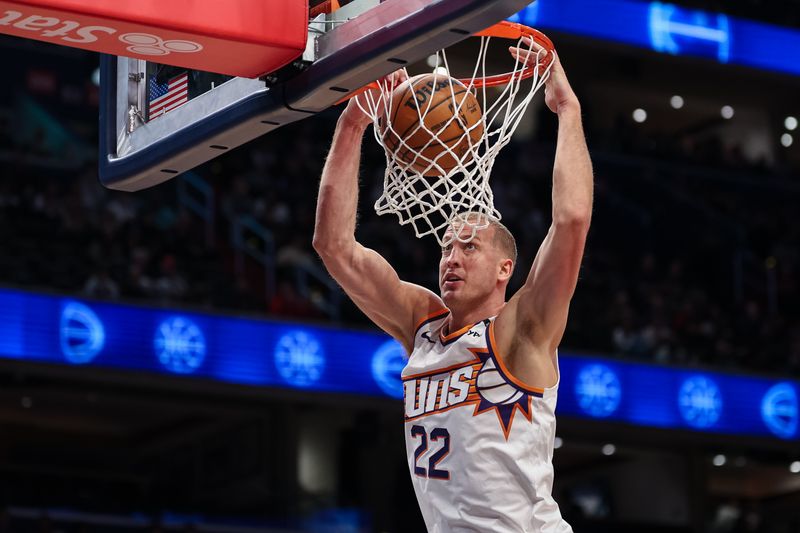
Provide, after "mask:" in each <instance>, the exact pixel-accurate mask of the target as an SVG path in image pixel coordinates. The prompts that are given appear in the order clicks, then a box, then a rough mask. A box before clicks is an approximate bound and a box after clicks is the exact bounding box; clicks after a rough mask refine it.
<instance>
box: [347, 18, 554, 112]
mask: <svg viewBox="0 0 800 533" xmlns="http://www.w3.org/2000/svg"><path fill="white" fill-rule="evenodd" d="M472 37H497V38H500V39H509V40H519V39H521V38H522V37H530V38H531V39H533V40H534V42H536V43H537V44H539V45H540V46H542V47H543V48H544V49H545V50H547V57H546V58H545V60H544V62H543V63H541V64H539V65H538V67H539V68H538V70H539V74H542V73H543V72H544V71H546V70H547V68H548V67H549V66H550V63H552V61H553V55H554V53H555V46H553V41H551V40H550V38H549V37H547V35H545V34H544V33H542V32H540V31H539V30H537V29H535V28H531V27H530V26H525V25H524V24H519V23H518V22H509V21H507V20H501V21H500V22H497V23H495V24H492V25H491V26H489V27H488V28H486V29H485V30H481V31H479V32H478V33H474V34H473V35H472ZM535 73H536V68H534V67H530V66H525V67H524V68H522V69H520V70H518V71H516V72H506V73H503V74H493V75H491V76H478V77H475V78H457V80H458V81H459V82H461V83H463V84H464V85H466V86H467V87H469V86H472V87H478V88H480V87H497V86H498V85H506V84H508V83H510V82H511V81H522V80H527V79H528V78H531V77H533V75H534V74H535ZM370 89H377V90H380V89H381V86H380V84H379V83H378V81H377V80H376V81H373V82H371V83H368V84H367V85H365V86H363V87H361V88H360V89H358V90H357V91H355V92H353V93H352V94H350V95H348V96H345V97H344V98H342V99H341V100H339V101H338V102H336V105H338V104H341V103H343V102H346V101H348V100H350V99H351V98H353V97H355V96H358V95H360V94H363V93H364V92H366V91H368V90H370Z"/></svg>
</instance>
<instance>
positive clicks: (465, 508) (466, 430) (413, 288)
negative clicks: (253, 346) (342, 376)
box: [314, 41, 592, 533]
mask: <svg viewBox="0 0 800 533" xmlns="http://www.w3.org/2000/svg"><path fill="white" fill-rule="evenodd" d="M525 44H526V45H529V46H530V44H531V43H530V42H529V41H528V42H526V43H525ZM534 46H536V45H534ZM510 51H511V53H512V55H516V56H518V57H520V58H521V59H523V60H525V59H526V58H527V52H526V51H525V50H522V49H518V48H511V49H510ZM553 61H554V63H553V67H552V71H551V74H550V79H549V81H548V82H547V85H546V92H545V102H546V105H547V106H548V107H549V108H550V110H552V111H553V112H554V113H556V114H557V115H558V124H559V125H558V143H557V147H556V154H555V166H554V169H553V193H552V194H553V221H552V225H551V226H550V230H549V232H548V234H547V236H546V237H545V239H544V241H543V242H542V244H541V246H540V248H539V252H538V255H537V256H536V259H535V260H534V262H533V265H532V267H531V270H530V273H529V274H528V277H527V280H526V281H525V284H524V285H523V287H522V288H521V289H520V290H519V291H518V292H517V293H516V294H515V295H514V296H513V297H512V298H511V299H510V300H508V301H507V302H506V300H505V292H506V285H507V284H508V281H509V279H510V278H511V274H512V271H513V269H514V263H515V261H516V257H517V251H516V245H515V242H514V238H513V237H512V236H511V234H510V233H509V232H508V230H507V229H506V228H505V226H503V225H502V224H501V223H499V222H497V221H492V223H491V224H490V226H489V227H487V228H486V229H483V230H480V231H478V232H477V234H476V235H475V237H474V238H473V239H472V240H470V241H469V242H467V243H464V242H460V241H458V240H455V241H453V243H452V244H451V245H448V246H446V247H445V248H444V249H442V256H441V259H440V260H439V289H440V295H436V294H434V293H432V292H431V291H429V290H427V289H424V288H422V287H420V286H417V285H413V284H411V283H407V282H404V281H401V280H400V279H399V278H398V276H397V273H396V272H395V271H394V269H393V268H392V267H391V266H390V265H389V263H388V262H387V261H386V260H385V259H384V258H383V257H381V256H380V255H379V254H377V253H376V252H374V251H373V250H370V249H367V248H365V247H364V246H362V245H361V244H359V243H358V242H357V241H356V240H355V237H354V232H355V225H356V206H357V197H358V178H357V175H358V167H359V159H360V145H361V142H362V137H363V135H364V132H365V130H366V128H367V126H368V125H369V124H370V119H369V118H368V117H367V116H366V115H364V114H363V113H362V112H361V110H360V109H359V108H358V107H357V106H356V105H355V102H352V101H351V102H350V104H349V105H348V106H347V108H346V109H345V110H344V112H343V113H342V115H341V116H340V118H339V121H338V124H337V127H336V132H335V133H334V137H333V144H332V147H331V150H330V153H329V154H328V159H327V161H326V163H325V168H324V170H323V173H322V181H321V183H320V191H319V199H318V204H317V219H316V228H315V234H314V247H315V249H316V250H317V252H318V253H319V254H320V256H321V257H322V259H323V261H324V262H325V266H326V267H327V269H328V271H329V272H330V273H331V275H332V276H333V277H334V278H335V279H336V281H338V282H339V284H340V285H341V286H342V287H343V288H344V290H345V291H346V292H347V294H348V295H349V296H350V298H352V300H353V301H354V302H355V303H356V305H358V307H359V308H360V309H361V310H362V311H363V312H364V313H366V315H367V316H368V317H369V318H370V319H372V320H373V321H374V322H375V324H377V325H378V326H379V327H380V328H382V329H383V330H384V331H386V332H387V333H389V334H390V335H392V336H393V337H394V338H395V339H397V340H398V341H399V342H400V343H401V344H402V345H403V346H404V347H405V348H406V350H407V351H408V353H409V359H408V363H407V366H406V368H405V369H404V370H403V373H402V378H403V383H404V387H405V420H406V423H405V426H406V449H407V455H408V462H409V468H410V470H411V478H412V480H413V484H414V488H415V490H416V494H417V499H418V501H419V505H420V507H421V509H422V514H423V516H424V518H425V523H426V525H427V528H428V530H429V531H431V532H437V533H446V532H495V533H497V532H536V533H539V532H546V533H553V532H570V531H572V529H571V527H570V526H569V524H567V523H566V522H565V521H564V520H563V519H562V517H561V514H560V511H559V508H558V505H557V504H556V502H555V501H554V500H553V497H552V495H551V491H552V483H553V466H552V455H553V441H554V438H555V414H554V411H555V407H556V393H557V388H558V381H559V372H558V362H557V348H558V345H559V342H560V341H561V337H562V335H563V333H564V329H565V327H566V321H567V312H568V309H569V302H570V299H571V298H572V294H573V292H574V290H575V286H576V283H577V279H578V271H579V268H580V264H581V258H582V256H583V249H584V243H585V242H586V235H587V232H588V229H589V221H590V218H591V213H592V166H591V162H590V160H589V153H588V150H587V147H586V142H585V140H584V134H583V128H582V124H581V109H580V104H579V102H578V99H577V97H576V96H575V93H574V92H573V91H572V89H571V87H570V84H569V82H568V81H567V77H566V75H565V73H564V70H563V68H562V66H561V63H560V62H559V60H558V58H557V57H554V58H553ZM521 170H524V169H521ZM519 179H526V176H525V175H524V174H522V175H520V176H519ZM464 231H469V230H468V229H465V230H464ZM465 238H466V237H465Z"/></svg>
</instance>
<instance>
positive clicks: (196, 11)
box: [0, 0, 308, 78]
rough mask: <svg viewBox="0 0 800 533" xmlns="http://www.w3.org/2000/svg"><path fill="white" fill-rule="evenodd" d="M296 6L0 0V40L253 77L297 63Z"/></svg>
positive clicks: (302, 30)
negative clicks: (46, 44)
mask: <svg viewBox="0 0 800 533" xmlns="http://www.w3.org/2000/svg"><path fill="white" fill-rule="evenodd" d="M307 31H308V3H307V1H303V0H270V1H268V2H265V1H264V0H237V1H235V2H219V1H218V0H114V2H87V1H80V0H47V1H45V0H34V1H19V0H17V1H6V0H0V33H5V34H8V35H16V36H18V37H24V38H27V39H36V40H39V41H45V42H49V43H54V44H60V45H63V46H74V47H77V48H83V49H86V50H92V51H95V52H102V53H105V54H112V55H115V56H125V57H133V58H138V59H144V60H147V61H155V62H157V63H164V64H167V65H175V66H180V67H186V68H189V69H194V70H205V71H209V72H217V73H220V74H228V75H232V76H241V77H246V78H255V77H258V76H260V75H263V74H266V73H269V72H272V71H274V70H276V69H278V68H280V67H282V66H284V65H286V64H287V63H289V62H291V61H292V60H294V59H296V58H297V57H299V56H300V55H301V54H302V53H303V50H304V49H305V45H306V38H307Z"/></svg>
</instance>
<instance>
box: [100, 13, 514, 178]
mask: <svg viewBox="0 0 800 533" xmlns="http://www.w3.org/2000/svg"><path fill="white" fill-rule="evenodd" d="M529 3H530V0H384V1H380V0H354V1H352V2H350V3H348V4H347V5H345V6H343V7H342V8H341V9H339V10H337V11H335V12H333V13H330V14H323V15H319V16H316V17H314V18H310V17H309V20H308V38H307V42H306V47H305V51H304V52H303V53H300V54H298V56H297V57H296V58H295V60H294V61H292V62H291V64H290V65H288V66H287V67H284V68H282V69H280V70H278V71H275V72H272V73H270V74H268V75H266V76H264V77H262V78H259V79H249V78H238V77H228V76H222V75H216V74H211V73H207V72H200V71H196V70H186V69H185V68H181V67H168V66H166V65H161V64H157V63H153V62H150V61H145V60H142V59H134V58H127V57H116V56H103V57H102V60H101V102H100V130H101V132H100V179H101V181H102V183H103V184H104V185H106V186H107V187H109V188H112V189H118V190H126V191H135V190H140V189H143V188H146V187H150V186H153V185H156V184H158V183H161V182H163V181H166V180H168V179H170V178H173V177H175V176H177V175H179V174H180V173H182V172H185V171H187V170H190V169H192V168H194V167H195V166H197V165H199V164H201V163H204V162H206V161H209V160H211V159H213V158H214V157H217V156H219V155H222V154H224V153H225V152H227V151H228V150H230V149H232V148H235V147H237V146H239V145H241V144H244V143H246V142H248V141H250V140H252V139H254V138H256V137H259V136H261V135H263V134H265V133H269V132H270V131H272V130H275V129H277V128H279V127H281V126H283V125H285V124H288V123H291V122H295V121H298V120H301V119H303V118H307V117H309V116H312V115H314V114H316V113H319V112H321V111H324V110H325V109H327V108H329V107H330V106H332V105H334V104H335V103H336V102H338V101H340V100H341V99H342V98H343V97H345V96H347V95H348V94H350V93H352V92H354V91H355V90H357V89H359V88H360V87H362V86H364V85H366V84H367V83H369V82H371V81H373V80H375V79H378V78H380V77H381V76H384V75H386V74H389V73H390V72H392V71H393V70H395V69H397V68H399V67H401V66H403V65H406V64H409V63H413V62H416V61H419V60H421V59H424V58H425V57H427V56H428V55H429V54H431V53H433V52H435V51H437V50H440V49H442V48H446V47H448V46H451V45H453V44H455V43H457V42H459V41H460V40H462V39H464V38H466V37H468V36H469V35H471V34H474V33H476V32H478V31H480V30H482V29H484V28H486V27H487V26H490V25H492V24H494V23H495V22H497V21H499V20H502V19H505V18H507V17H509V16H511V15H513V14H515V13H517V12H518V11H520V10H521V9H523V8H525V7H526V6H527V5H528V4H529ZM146 44H147V43H144V45H146Z"/></svg>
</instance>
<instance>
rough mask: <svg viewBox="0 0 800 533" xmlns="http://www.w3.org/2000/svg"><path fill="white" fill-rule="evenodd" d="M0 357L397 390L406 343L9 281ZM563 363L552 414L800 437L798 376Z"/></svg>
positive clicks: (315, 387) (300, 385)
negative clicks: (90, 297) (59, 293)
mask: <svg viewBox="0 0 800 533" xmlns="http://www.w3.org/2000/svg"><path fill="white" fill-rule="evenodd" d="M0 358H5V359H16V360H25V361H31V362H42V363H56V364H64V365H74V366H78V367H80V366H94V367H100V368H103V367H104V368H115V369H127V370H134V371H144V372H152V373H158V374H167V375H175V376H181V377H183V378H184V379H192V378H205V379H213V380H218V381H221V382H226V383H233V384H241V385H247V386H255V387H281V388H289V389H298V390H306V391H317V392H326V393H348V394H359V395H368V396H373V397H384V398H387V399H388V398H394V399H396V400H397V401H402V399H403V396H404V386H403V382H402V380H401V378H400V372H401V370H402V368H403V366H404V364H405V353H404V350H403V348H402V347H401V346H400V345H399V344H398V343H397V342H395V341H394V340H392V339H390V338H388V337H387V336H385V335H383V334H379V333H372V332H364V331H349V330H343V329H336V328H328V327H321V326H311V325H307V324H299V323H289V322H279V321H269V320H255V319H244V318H237V317H231V316H216V315H211V314H203V313H195V312H186V311H180V310H169V309H161V308H147V307H137V306H130V305H120V304H111V303H103V302H90V301H82V300H76V299H72V298H64V297H53V296H46V295H39V294H31V293H26V292H19V291H10V290H1V291H0ZM560 367H561V383H560V385H559V402H558V411H557V412H558V414H559V416H568V417H579V418H589V419H596V420H608V421H615V422H624V423H629V424H634V425H639V426H646V427H659V428H668V429H683V430H692V431H701V432H711V433H726V434H738V435H752V436H760V437H773V438H779V439H787V440H800V431H798V420H799V419H798V417H799V416H800V412H798V393H800V384H798V383H797V382H796V381H792V380H789V379H774V378H773V379H768V378H761V377H751V376H742V375H733V374H724V373H719V372H709V371H705V370H697V369H683V368H674V367H662V366H657V365H649V364H642V363H631V362H623V361H617V360H612V359H606V358H595V357H586V356H577V355H573V354H569V353H561V354H560ZM431 383H432V384H433V383H435V382H434V381H431ZM437 386H438V385H437Z"/></svg>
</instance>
